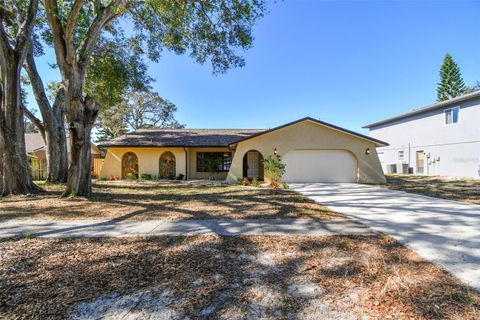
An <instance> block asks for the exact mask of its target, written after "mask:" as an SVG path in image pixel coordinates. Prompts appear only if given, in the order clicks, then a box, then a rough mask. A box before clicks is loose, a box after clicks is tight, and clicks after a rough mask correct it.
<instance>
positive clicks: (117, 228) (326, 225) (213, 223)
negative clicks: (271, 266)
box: [0, 219, 373, 237]
mask: <svg viewBox="0 0 480 320" xmlns="http://www.w3.org/2000/svg"><path fill="white" fill-rule="evenodd" d="M372 233H373V232H372V230H371V229H370V228H368V227H367V226H365V225H363V224H361V223H359V222H356V221H353V220H350V219H340V220H329V221H319V220H294V219H250V220H240V219H223V220H213V219H212V220H152V221H138V222H135V221H115V220H109V221H94V220H90V221H67V222H62V221H35V220H30V221H12V222H2V223H0V237H15V236H24V235H27V234H31V235H33V236H36V237H132V236H164V235H173V236H179V235H198V234H219V235H229V236H234V235H307V236H326V235H336V234H354V235H369V234H372Z"/></svg>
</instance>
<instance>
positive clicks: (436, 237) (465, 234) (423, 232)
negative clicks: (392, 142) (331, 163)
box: [291, 183, 480, 290]
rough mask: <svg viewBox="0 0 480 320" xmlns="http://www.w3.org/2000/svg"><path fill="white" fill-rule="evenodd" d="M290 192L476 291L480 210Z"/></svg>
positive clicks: (331, 188)
mask: <svg viewBox="0 0 480 320" xmlns="http://www.w3.org/2000/svg"><path fill="white" fill-rule="evenodd" d="M291 187H292V188H293V189H294V190H296V191H298V192H300V193H302V194H304V195H306V196H308V197H309V198H311V199H313V200H316V201H318V202H320V203H321V204H323V205H325V206H327V207H329V208H330V209H332V210H334V211H336V212H340V213H343V214H345V215H347V216H349V217H351V218H354V219H355V220H356V221H359V222H362V223H365V224H366V225H368V226H370V227H372V228H373V229H374V230H376V231H380V232H384V233H386V234H389V235H391V236H393V237H394V238H396V239H397V240H399V241H400V242H402V243H404V244H406V245H407V246H409V247H410V248H412V249H413V250H415V251H417V252H418V253H419V254H420V255H422V256H423V257H424V258H426V259H428V260H430V261H432V262H435V263H438V264H440V265H442V266H443V267H444V268H446V269H447V270H448V271H450V272H451V273H452V274H454V275H455V276H457V277H459V278H460V279H462V280H464V281H465V282H466V283H468V284H470V285H472V286H473V287H475V288H476V289H478V290H480V206H478V205H468V204H463V203H460V202H455V201H449V200H443V199H438V198H431V197H425V196H421V195H415V194H411V193H406V192H401V191H393V190H388V189H384V188H379V187H374V186H368V185H361V184H347V183H345V184H341V183H339V184H322V183H311V184H293V185H291Z"/></svg>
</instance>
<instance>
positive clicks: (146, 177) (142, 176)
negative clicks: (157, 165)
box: [140, 173, 152, 180]
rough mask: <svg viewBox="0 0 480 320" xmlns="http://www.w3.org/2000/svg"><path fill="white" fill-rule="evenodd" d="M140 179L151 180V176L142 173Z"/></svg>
mask: <svg viewBox="0 0 480 320" xmlns="http://www.w3.org/2000/svg"><path fill="white" fill-rule="evenodd" d="M140 178H141V179H142V180H152V175H151V174H150V173H142V174H141V175H140Z"/></svg>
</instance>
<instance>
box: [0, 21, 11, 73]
mask: <svg viewBox="0 0 480 320" xmlns="http://www.w3.org/2000/svg"><path fill="white" fill-rule="evenodd" d="M0 48H1V49H0V50H1V51H2V56H1V57H0V63H1V64H2V67H3V66H4V65H5V64H6V60H5V57H7V56H9V55H10V54H11V53H12V51H13V49H12V46H11V45H10V42H9V40H8V36H7V33H6V32H5V29H4V28H3V24H2V23H0Z"/></svg>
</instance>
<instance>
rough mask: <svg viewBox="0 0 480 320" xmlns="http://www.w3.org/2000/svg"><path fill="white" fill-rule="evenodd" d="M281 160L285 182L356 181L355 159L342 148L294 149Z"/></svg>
mask: <svg viewBox="0 0 480 320" xmlns="http://www.w3.org/2000/svg"><path fill="white" fill-rule="evenodd" d="M283 162H284V163H285V164H286V165H287V167H286V172H285V175H284V176H283V181H285V182H357V161H356V159H355V157H354V156H353V155H352V154H351V153H349V152H347V151H344V150H295V151H290V152H287V153H286V154H285V155H284V156H283Z"/></svg>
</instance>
